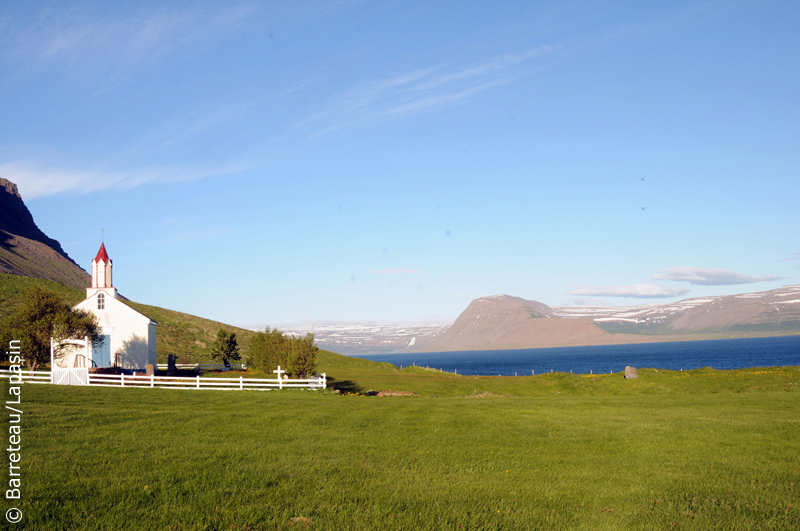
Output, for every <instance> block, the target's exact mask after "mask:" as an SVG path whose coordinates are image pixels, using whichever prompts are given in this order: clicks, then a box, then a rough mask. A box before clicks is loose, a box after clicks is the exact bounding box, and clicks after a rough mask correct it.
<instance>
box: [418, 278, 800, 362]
mask: <svg viewBox="0 0 800 531" xmlns="http://www.w3.org/2000/svg"><path fill="white" fill-rule="evenodd" d="M782 334H800V286H784V287H782V288H779V289H775V290H771V291H765V292H760V293H745V294H741V295H730V296H725V297H705V298H698V299H687V300H684V301H681V302H677V303H670V304H644V305H640V306H628V307H623V308H608V307H549V306H547V305H545V304H542V303H540V302H536V301H529V300H525V299H522V298H519V297H511V296H508V295H495V296H491V297H481V298H479V299H476V300H474V301H472V303H470V305H469V306H468V307H467V309H466V310H464V311H463V312H462V313H461V315H459V316H458V319H456V321H455V322H454V323H453V325H452V326H451V327H450V328H449V329H447V331H445V332H444V333H442V334H440V335H438V336H437V337H436V338H435V339H434V340H433V341H432V342H430V343H428V344H426V345H424V347H422V348H416V349H413V350H417V351H423V350H424V351H430V352H434V351H459V350H499V349H516V348H540V347H566V346H588V345H607V344H619V343H648V342H657V341H676V340H695V339H697V340H700V339H718V338H726V337H731V336H737V337H741V336H745V335H748V336H754V335H782Z"/></svg>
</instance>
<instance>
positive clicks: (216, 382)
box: [0, 369, 328, 391]
mask: <svg viewBox="0 0 800 531" xmlns="http://www.w3.org/2000/svg"><path fill="white" fill-rule="evenodd" d="M72 370H73V371H74V370H75V369H72ZM84 370H86V369H84ZM58 371H64V369H55V370H53V371H37V372H33V371H27V370H24V371H11V370H8V369H0V378H11V377H12V376H13V377H14V378H17V377H21V379H22V381H24V382H26V383H52V384H56V383H60V384H61V385H94V386H98V387H150V388H156V387H159V388H162V389H212V390H232V389H238V390H240V391H242V390H245V389H255V390H262V391H264V390H270V389H283V388H305V389H313V390H316V389H326V388H327V386H328V379H327V376H326V375H325V373H322V374H321V375H320V376H319V377H318V378H281V374H280V373H278V378H244V377H242V376H240V377H238V378H206V377H202V378H201V377H200V376H199V375H198V376H196V377H194V378H186V377H179V376H155V375H150V376H146V375H125V374H96V373H89V372H88V371H87V375H88V377H87V380H86V381H88V383H83V380H82V379H81V378H80V376H75V375H72V376H71V375H61V374H60V373H59V372H58ZM281 372H283V371H281Z"/></svg>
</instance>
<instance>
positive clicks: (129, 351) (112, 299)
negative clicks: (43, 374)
mask: <svg viewBox="0 0 800 531" xmlns="http://www.w3.org/2000/svg"><path fill="white" fill-rule="evenodd" d="M112 267H113V263H112V261H111V259H110V258H109V257H108V253H107V252H106V246H105V243H101V244H100V250H99V251H97V256H95V258H94V260H92V286H91V287H90V288H86V299H84V300H83V301H81V302H79V303H78V304H76V305H75V306H74V308H75V309H81V310H88V311H90V312H91V313H93V314H95V315H96V316H97V320H98V321H99V323H100V328H101V330H102V331H101V337H102V339H103V340H102V342H100V343H99V344H95V345H94V346H93V347H92V346H91V345H90V346H89V347H88V348H87V349H86V352H88V353H89V355H84V353H83V352H80V351H79V350H73V351H69V352H67V353H66V355H65V356H63V357H62V358H61V359H59V360H58V361H57V362H56V363H57V365H59V366H61V367H65V368H66V367H82V366H86V367H90V368H91V367H119V368H121V369H124V370H126V371H131V370H137V371H140V370H145V368H146V366H147V365H153V367H156V326H157V325H158V323H157V322H155V321H154V320H152V319H150V318H149V317H147V316H146V315H144V314H143V313H140V312H138V311H136V310H134V309H133V308H131V307H130V306H128V305H127V304H125V303H124V302H122V301H121V300H119V297H118V293H117V289H116V288H115V287H114V284H113V282H112V275H111V269H112ZM87 358H89V359H87ZM84 364H85V365H84Z"/></svg>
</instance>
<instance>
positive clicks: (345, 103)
mask: <svg viewBox="0 0 800 531" xmlns="http://www.w3.org/2000/svg"><path fill="white" fill-rule="evenodd" d="M561 48H562V46H561V45H558V46H547V45H543V46H539V47H537V48H533V49H530V50H525V51H522V52H517V53H510V54H503V55H498V56H495V57H491V58H489V59H487V60H485V61H481V62H475V63H471V64H466V65H457V66H449V67H448V66H444V65H438V66H430V67H426V68H420V69H416V70H412V71H409V72H402V73H399V74H396V75H393V76H391V77H389V78H388V79H380V80H376V81H372V82H365V83H359V84H358V85H356V86H355V87H353V88H351V89H350V90H347V91H344V92H342V93H340V94H339V95H338V96H336V97H334V98H333V99H332V100H330V101H329V102H328V103H327V104H326V105H325V106H324V108H323V109H321V110H318V111H317V112H315V113H312V114H310V115H309V116H307V117H306V118H305V119H303V120H301V121H300V122H298V123H297V124H296V126H295V127H296V128H297V129H301V130H302V129H315V131H314V132H313V136H317V135H321V134H325V133H328V132H331V131H336V130H340V129H343V128H346V127H351V126H354V125H357V124H360V123H365V122H371V121H374V120H380V119H383V118H387V117H396V116H403V115H409V114H414V113H418V112H422V111H430V110H437V109H441V108H444V107H448V106H452V105H457V104H460V103H462V102H464V101H467V100H469V99H470V98H472V97H474V96H475V95H477V94H478V93H480V92H483V91H486V90H488V89H491V88H494V87H498V86H501V85H505V84H508V83H511V82H513V81H515V80H516V79H519V78H520V77H523V76H525V75H527V74H528V73H530V71H531V68H529V66H530V62H531V61H533V60H535V59H538V58H542V57H544V56H547V55H549V54H552V53H553V52H555V51H557V50H559V49H561Z"/></svg>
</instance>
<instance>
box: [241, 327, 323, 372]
mask: <svg viewBox="0 0 800 531" xmlns="http://www.w3.org/2000/svg"><path fill="white" fill-rule="evenodd" d="M318 351H319V348H318V347H317V346H316V345H315V344H314V334H306V335H305V337H292V336H286V335H284V334H283V333H282V332H280V331H279V330H278V329H277V328H275V329H270V328H269V327H267V328H266V329H265V330H264V331H263V332H259V333H258V334H257V335H256V337H254V338H253V341H252V342H251V343H250V359H249V363H250V366H251V367H255V368H257V369H261V370H263V371H264V372H272V371H274V370H275V369H276V368H277V367H278V365H280V366H281V368H283V369H284V370H285V371H286V373H287V374H288V375H289V376H293V377H295V378H302V377H305V376H311V375H312V374H314V373H315V372H316V370H317V352H318Z"/></svg>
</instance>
